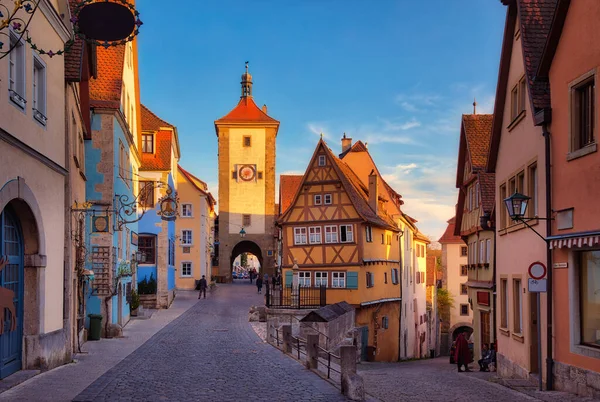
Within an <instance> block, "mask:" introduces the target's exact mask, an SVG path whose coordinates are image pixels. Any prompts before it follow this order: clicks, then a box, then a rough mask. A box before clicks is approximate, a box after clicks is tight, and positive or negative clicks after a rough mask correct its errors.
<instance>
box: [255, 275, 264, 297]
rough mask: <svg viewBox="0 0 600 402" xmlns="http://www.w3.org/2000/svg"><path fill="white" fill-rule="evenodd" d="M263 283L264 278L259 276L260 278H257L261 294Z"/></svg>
mask: <svg viewBox="0 0 600 402" xmlns="http://www.w3.org/2000/svg"><path fill="white" fill-rule="evenodd" d="M262 285H263V280H262V278H261V277H260V276H259V277H258V278H256V287H257V288H258V293H259V294H260V292H262Z"/></svg>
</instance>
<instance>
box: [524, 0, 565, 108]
mask: <svg viewBox="0 0 600 402" xmlns="http://www.w3.org/2000/svg"><path fill="white" fill-rule="evenodd" d="M518 3H519V16H520V22H521V28H520V29H521V43H522V47H523V57H524V62H525V71H526V73H527V83H528V85H529V94H530V98H531V99H530V100H531V104H532V105H533V108H534V111H536V110H539V109H543V108H546V107H550V84H549V82H548V80H547V79H544V80H540V79H536V73H537V69H538V66H539V64H540V61H541V59H542V54H543V52H544V47H545V45H546V39H547V38H548V34H549V33H550V28H551V26H552V20H553V19H554V12H555V10H556V5H557V4H558V0H518Z"/></svg>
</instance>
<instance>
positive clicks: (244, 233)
mask: <svg viewBox="0 0 600 402" xmlns="http://www.w3.org/2000/svg"><path fill="white" fill-rule="evenodd" d="M240 237H241V238H242V239H243V238H244V237H246V231H245V230H244V227H242V230H240Z"/></svg>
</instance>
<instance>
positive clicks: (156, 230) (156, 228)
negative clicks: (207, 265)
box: [137, 173, 176, 290]
mask: <svg viewBox="0 0 600 402" xmlns="http://www.w3.org/2000/svg"><path fill="white" fill-rule="evenodd" d="M167 183H168V184H169V186H171V188H173V189H174V188H175V183H174V182H173V176H172V175H171V173H169V176H168V181H167ZM158 211H160V205H159V204H158V203H157V204H156V205H155V207H154V210H153V211H147V212H146V214H145V215H144V217H143V218H142V219H141V220H140V221H139V223H138V229H139V231H140V232H139V233H140V234H144V233H145V234H153V235H156V236H157V237H158V236H159V235H160V234H162V228H161V227H160V223H161V218H160V216H159V215H158V214H157V212H158ZM157 224H158V225H157ZM167 236H168V237H169V239H171V241H172V242H173V244H175V222H174V221H171V222H167ZM157 241H158V239H157ZM175 247H176V245H175ZM164 253H165V254H166V255H165V256H164V258H165V261H167V262H168V261H169V255H168V253H169V248H168V247H167V249H166V250H164ZM156 260H157V261H158V260H159V256H158V255H157V256H156ZM150 273H154V278H155V279H156V280H157V281H158V280H162V281H164V280H166V281H167V289H168V290H173V289H174V288H175V261H173V264H169V265H168V266H167V277H166V278H158V276H157V267H156V265H150V264H148V265H146V264H143V265H139V266H138V279H137V280H138V283H139V282H141V281H142V280H143V279H144V278H145V277H146V278H150ZM163 283H164V282H163Z"/></svg>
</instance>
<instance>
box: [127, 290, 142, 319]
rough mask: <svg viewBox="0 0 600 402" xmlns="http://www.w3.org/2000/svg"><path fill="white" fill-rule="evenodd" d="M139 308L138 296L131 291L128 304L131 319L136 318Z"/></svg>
mask: <svg viewBox="0 0 600 402" xmlns="http://www.w3.org/2000/svg"><path fill="white" fill-rule="evenodd" d="M139 307H140V295H138V292H136V291H135V289H133V290H132V291H131V303H129V312H130V314H131V315H132V316H133V317H137V315H138V308H139Z"/></svg>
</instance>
